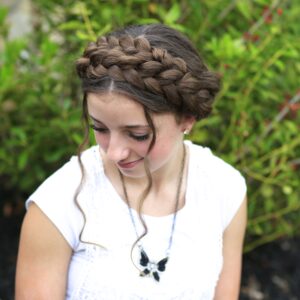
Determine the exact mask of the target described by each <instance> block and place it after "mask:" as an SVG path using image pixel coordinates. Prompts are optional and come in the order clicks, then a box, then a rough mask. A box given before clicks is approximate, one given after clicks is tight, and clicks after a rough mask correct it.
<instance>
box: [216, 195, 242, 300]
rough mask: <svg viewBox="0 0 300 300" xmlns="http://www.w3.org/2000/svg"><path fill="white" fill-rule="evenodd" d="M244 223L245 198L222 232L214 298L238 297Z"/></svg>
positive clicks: (232, 299) (228, 299)
mask: <svg viewBox="0 0 300 300" xmlns="http://www.w3.org/2000/svg"><path fill="white" fill-rule="evenodd" d="M246 223H247V199H246V198H245V199H244V201H243V203H242V205H241V206H240V208H239V210H238V212H237V213H236V215H235V217H234V218H233V220H232V221H231V223H230V224H229V226H228V227H227V228H226V230H225V232H224V236H223V258H224V263H223V269H222V272H221V275H220V278H219V281H218V284H217V287H216V293H215V298H214V300H236V299H238V297H239V291H240V280H241V267H242V250H243V241H244V235H245V229H246Z"/></svg>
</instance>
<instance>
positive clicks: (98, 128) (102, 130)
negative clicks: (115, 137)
mask: <svg viewBox="0 0 300 300" xmlns="http://www.w3.org/2000/svg"><path fill="white" fill-rule="evenodd" d="M90 127H91V128H92V129H93V130H95V131H97V132H102V133H106V132H108V129H107V128H105V127H97V126H95V125H94V124H91V125H90Z"/></svg>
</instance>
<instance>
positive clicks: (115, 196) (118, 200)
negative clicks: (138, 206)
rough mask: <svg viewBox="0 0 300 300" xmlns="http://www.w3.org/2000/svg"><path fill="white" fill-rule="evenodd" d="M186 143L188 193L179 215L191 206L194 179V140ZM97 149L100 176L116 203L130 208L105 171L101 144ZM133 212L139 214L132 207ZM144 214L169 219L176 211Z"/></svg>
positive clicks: (152, 217)
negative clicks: (192, 181) (158, 214)
mask: <svg viewBox="0 0 300 300" xmlns="http://www.w3.org/2000/svg"><path fill="white" fill-rule="evenodd" d="M184 143H185V145H186V146H187V147H188V149H189V156H188V170H187V179H186V193H185V203H184V205H183V207H182V208H180V209H179V210H178V211H177V216H179V215H182V214H184V212H185V211H186V210H187V207H188V206H189V202H190V192H191V191H190V189H191V179H192V166H193V151H192V147H191V145H192V142H191V141H184ZM95 147H96V150H97V151H95V155H96V160H97V164H96V166H97V167H96V168H97V171H96V174H98V176H102V177H103V178H104V181H105V184H106V185H107V187H108V189H109V190H110V192H111V193H112V195H113V197H112V199H111V201H115V203H116V204H117V205H118V206H119V207H122V209H124V210H128V206H127V204H126V203H125V202H124V200H123V199H122V198H121V196H120V195H119V193H118V192H117V190H116V189H115V187H114V186H113V184H112V182H111V181H110V179H109V178H108V177H107V176H106V174H105V171H104V165H103V161H102V158H101V153H100V146H97V145H96V146H95ZM130 209H131V211H132V213H133V214H134V216H135V217H137V216H138V212H137V211H136V210H135V209H133V208H130ZM142 216H143V217H144V218H145V219H147V220H149V221H151V220H153V221H154V220H161V221H163V220H168V219H170V218H172V217H173V216H174V213H172V214H168V215H163V216H153V215H148V214H142Z"/></svg>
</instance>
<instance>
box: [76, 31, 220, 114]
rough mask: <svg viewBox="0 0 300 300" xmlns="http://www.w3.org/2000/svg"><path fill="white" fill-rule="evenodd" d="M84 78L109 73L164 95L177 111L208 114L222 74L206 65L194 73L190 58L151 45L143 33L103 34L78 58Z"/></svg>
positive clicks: (108, 75)
mask: <svg viewBox="0 0 300 300" xmlns="http://www.w3.org/2000/svg"><path fill="white" fill-rule="evenodd" d="M76 69H77V73H78V75H79V77H80V78H81V79H85V80H88V79H92V80H93V79H101V78H104V77H109V78H111V79H112V80H114V81H124V82H127V83H129V84H130V85H132V86H134V87H136V88H138V89H140V90H145V91H148V92H150V93H153V94H159V95H161V96H163V97H164V98H165V99H166V100H167V102H168V103H170V104H171V106H172V107H174V108H175V111H178V112H180V111H181V112H182V111H183V112H185V113H188V114H191V115H194V116H195V117H196V118H197V119H200V118H204V117H206V116H207V115H208V114H209V113H210V111H211V108H212V103H213V100H214V97H215V95H216V93H217V92H218V90H219V80H218V78H217V77H216V76H215V75H214V74H213V73H212V72H210V71H208V70H207V69H206V68H205V69H204V70H202V71H201V72H200V74H192V72H191V71H190V70H189V68H188V66H187V64H186V62H185V61H184V60H183V59H181V58H179V57H174V56H172V55H171V54H170V53H169V52H168V51H167V50H166V49H162V48H156V47H151V45H150V43H149V41H148V40H147V39H146V38H145V37H143V36H139V37H136V38H133V37H131V36H129V35H123V36H121V37H119V38H117V37H114V36H108V37H100V38H99V39H98V40H97V41H96V43H90V44H89V45H88V47H87V48H86V49H85V51H84V53H83V56H82V57H81V58H79V59H78V60H77V62H76Z"/></svg>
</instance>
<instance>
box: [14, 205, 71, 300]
mask: <svg viewBox="0 0 300 300" xmlns="http://www.w3.org/2000/svg"><path fill="white" fill-rule="evenodd" d="M58 209H59V208H58ZM71 254H72V249H71V247H70V246H69V244H68V243H67V241H66V240H65V239H64V237H63V236H62V235H61V233H60V232H59V231H58V229H57V228H56V227H55V225H54V224H53V223H52V222H51V221H50V220H49V219H48V217H47V216H46V215H45V214H44V213H43V212H42V211H41V210H40V208H39V207H38V206H37V205H35V204H34V203H33V204H31V205H30V207H29V209H28V212H27V214H26V215H25V218H24V221H23V225H22V230H21V237H20V245H19V254H18V261H17V272H16V290H15V299H16V300H48V299H49V300H52V299H56V300H60V299H65V294H66V285H67V272H68V266H69V262H70V258H71Z"/></svg>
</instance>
